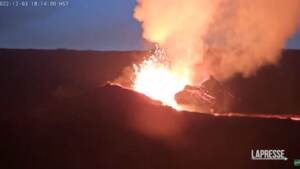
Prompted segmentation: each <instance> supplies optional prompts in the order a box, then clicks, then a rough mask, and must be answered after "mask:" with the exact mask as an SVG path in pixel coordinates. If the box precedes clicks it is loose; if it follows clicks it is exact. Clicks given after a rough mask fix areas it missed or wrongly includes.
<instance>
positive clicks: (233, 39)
mask: <svg viewBox="0 0 300 169" xmlns="http://www.w3.org/2000/svg"><path fill="white" fill-rule="evenodd" d="M134 17H135V18H136V19H137V20H138V21H140V22H141V24H142V28H143V37H144V38H145V39H147V40H149V41H151V42H155V43H158V44H159V45H160V46H161V47H163V48H164V49H165V50H166V51H167V54H168V56H169V57H170V60H171V62H172V65H173V67H174V68H175V69H176V70H180V71H185V69H189V70H192V73H193V74H192V75H191V76H192V77H193V80H194V83H196V82H199V81H200V80H201V79H202V78H203V77H205V76H207V75H213V76H215V77H216V78H217V79H219V80H222V79H226V78H229V77H231V76H233V75H235V74H237V73H240V74H242V75H243V76H245V77H247V76H249V75H252V74H253V73H255V71H256V70H257V69H258V68H260V67H261V66H264V65H267V64H275V63H277V62H278V60H279V58H280V57H279V56H280V52H281V49H282V48H283V47H284V45H285V42H286V41H287V40H288V38H290V37H291V36H292V35H293V34H294V33H295V32H296V31H297V27H298V25H299V18H300V1H299V0H138V3H137V6H136V9H135V12H134Z"/></svg>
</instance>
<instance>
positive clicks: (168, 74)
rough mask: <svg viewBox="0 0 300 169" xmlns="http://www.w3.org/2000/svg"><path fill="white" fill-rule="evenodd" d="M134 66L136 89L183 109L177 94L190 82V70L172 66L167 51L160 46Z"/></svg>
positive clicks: (175, 107) (134, 87) (134, 85)
mask: <svg viewBox="0 0 300 169" xmlns="http://www.w3.org/2000/svg"><path fill="white" fill-rule="evenodd" d="M133 67H134V72H135V80H134V83H133V89H134V90H135V91H137V92H140V93H143V94H145V95H146V96H148V97H150V98H152V99H155V100H159V101H161V102H162V103H163V104H164V105H168V106H171V107H173V108H174V109H176V110H181V107H180V105H178V104H177V103H176V101H175V94H176V93H178V92H179V91H181V90H183V89H184V87H185V86H186V85H187V84H189V83H190V78H189V71H187V70H186V71H179V70H176V69H175V68H174V67H172V65H171V63H170V61H169V60H168V57H167V55H166V53H165V51H164V50H163V49H161V48H159V47H156V49H155V51H154V52H153V53H152V54H151V55H150V57H149V58H147V59H145V60H144V61H143V62H142V63H140V64H135V65H133Z"/></svg>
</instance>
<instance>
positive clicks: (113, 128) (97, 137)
mask: <svg viewBox="0 0 300 169" xmlns="http://www.w3.org/2000/svg"><path fill="white" fill-rule="evenodd" d="M29 111H30V110H26V109H25V110H24V109H23V111H22V113H20V112H15V113H11V114H10V115H9V116H6V118H5V120H2V126H4V128H6V130H5V131H6V132H4V133H2V136H4V137H2V138H3V139H2V140H1V142H2V143H1V145H2V151H1V152H2V154H3V155H5V156H4V157H5V158H4V159H2V162H1V164H0V165H1V168H31V169H32V168H73V169H74V168H89V169H92V168H95V169H96V168H130V169H134V168H137V169H138V168H139V169H140V168H146V169H147V168H149V169H150V168H156V169H160V168H161V169H165V168H175V169H181V168H189V169H193V168H195V169H196V168H197V169H198V168H249V169H250V168H264V169H265V168H278V169H279V168H280V169H283V168H290V167H291V166H292V161H293V159H294V158H297V157H299V156H300V152H299V149H300V145H299V142H300V135H299V132H297V131H298V130H300V123H299V122H295V121H291V120H278V119H263V118H247V117H221V116H212V115H209V114H199V113H192V112H185V111H183V112H179V111H176V110H174V109H172V108H171V107H168V106H163V105H162V104H161V103H160V102H158V101H155V100H152V99H150V98H148V97H146V96H144V95H142V94H139V93H137V92H134V91H132V90H129V89H125V88H122V87H120V86H116V85H112V84H107V85H105V86H102V87H99V88H97V89H91V90H90V91H87V92H85V93H82V94H80V95H76V96H73V97H70V98H64V99H59V100H57V99H52V100H48V102H47V103H44V109H40V110H39V111H38V112H36V113H32V112H31V113H24V112H29ZM16 117H18V118H16ZM2 119H3V118H2ZM16 120H17V121H16ZM261 148H270V149H274V148H276V149H284V150H285V151H286V152H285V155H286V156H287V157H288V161H275V162H268V161H265V162H261V161H252V160H251V159H250V157H251V154H250V153H251V150H252V149H261Z"/></svg>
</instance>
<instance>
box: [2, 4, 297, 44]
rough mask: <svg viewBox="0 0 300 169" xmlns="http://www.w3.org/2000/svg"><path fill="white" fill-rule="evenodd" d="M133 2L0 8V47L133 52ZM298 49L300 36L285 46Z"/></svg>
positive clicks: (136, 32)
mask: <svg viewBox="0 0 300 169" xmlns="http://www.w3.org/2000/svg"><path fill="white" fill-rule="evenodd" d="M135 3H136V0H69V5H68V6H67V7H0V37H1V38H0V48H47V49H48V48H68V49H92V50H135V49H142V48H144V47H145V44H143V40H142V38H141V30H140V26H139V23H138V22H136V21H135V20H134V19H133V18H132V12H133V9H134V6H135ZM287 46H288V47H291V48H300V33H298V34H297V35H296V36H295V37H294V38H293V39H291V40H290V41H289V43H288V45H287Z"/></svg>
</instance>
